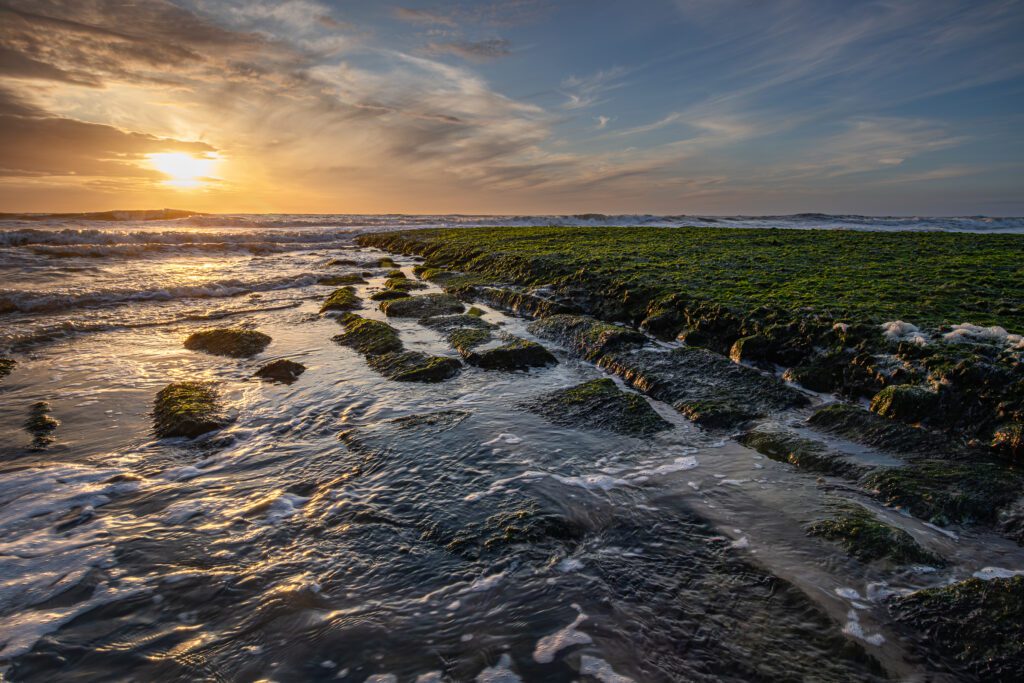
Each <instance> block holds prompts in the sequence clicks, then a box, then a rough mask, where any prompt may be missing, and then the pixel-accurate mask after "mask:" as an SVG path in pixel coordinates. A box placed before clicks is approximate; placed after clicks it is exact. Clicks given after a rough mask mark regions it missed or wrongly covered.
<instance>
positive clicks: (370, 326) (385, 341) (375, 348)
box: [333, 313, 402, 356]
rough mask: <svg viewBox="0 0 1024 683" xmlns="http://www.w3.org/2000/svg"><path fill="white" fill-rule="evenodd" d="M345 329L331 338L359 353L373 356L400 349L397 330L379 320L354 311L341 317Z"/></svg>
mask: <svg viewBox="0 0 1024 683" xmlns="http://www.w3.org/2000/svg"><path fill="white" fill-rule="evenodd" d="M342 323H343V324H344V325H345V331H344V332H343V333H342V334H339V335H336V336H335V337H334V338H333V339H334V341H335V342H337V343H339V344H341V345H342V346H350V347H352V348H353V349H355V350H356V351H358V352H360V353H364V354H367V355H371V356H375V355H380V354H382V353H392V352H395V351H401V350H402V340H401V339H400V338H399V336H398V330H396V329H395V328H393V327H392V326H391V325H388V324H387V323H385V322H381V321H379V320H371V319H369V318H364V317H362V316H359V315H356V314H355V313H346V314H345V316H344V317H343V318H342Z"/></svg>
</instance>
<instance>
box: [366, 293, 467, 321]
mask: <svg viewBox="0 0 1024 683" xmlns="http://www.w3.org/2000/svg"><path fill="white" fill-rule="evenodd" d="M465 309H466V307H465V306H463V305H462V302H461V301H459V300H458V299H456V298H454V297H452V296H449V295H447V294H421V295H419V296H410V297H405V298H402V299H394V300H392V301H385V302H383V303H381V305H380V310H382V311H384V315H387V316H390V317H394V318H428V317H431V316H437V315H446V314H449V313H462V312H463V311H464V310H465Z"/></svg>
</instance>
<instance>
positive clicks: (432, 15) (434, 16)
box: [391, 7, 458, 28]
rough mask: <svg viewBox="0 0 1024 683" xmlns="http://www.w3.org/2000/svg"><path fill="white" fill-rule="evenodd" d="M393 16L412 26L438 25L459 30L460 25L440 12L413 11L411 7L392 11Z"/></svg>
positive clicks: (397, 8)
mask: <svg viewBox="0 0 1024 683" xmlns="http://www.w3.org/2000/svg"><path fill="white" fill-rule="evenodd" d="M391 14H392V15H393V16H394V17H395V18H396V19H400V20H402V21H406V22H409V23H410V24H428V25H429V24H436V25H438V26H447V27H449V28H458V23H456V21H455V19H453V18H452V17H450V16H446V15H444V14H440V13H438V12H430V11H428V10H423V9H413V8H411V7H396V8H394V9H393V10H391Z"/></svg>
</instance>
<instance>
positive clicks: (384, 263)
mask: <svg viewBox="0 0 1024 683" xmlns="http://www.w3.org/2000/svg"><path fill="white" fill-rule="evenodd" d="M374 265H375V266H377V267H378V268H397V267H398V264H397V263H395V260H394V259H393V258H391V257H390V256H385V257H383V258H379V259H377V260H376V261H375V262H374Z"/></svg>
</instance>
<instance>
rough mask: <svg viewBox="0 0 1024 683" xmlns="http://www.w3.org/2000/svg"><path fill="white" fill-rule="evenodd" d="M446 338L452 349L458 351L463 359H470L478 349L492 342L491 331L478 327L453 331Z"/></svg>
mask: <svg viewBox="0 0 1024 683" xmlns="http://www.w3.org/2000/svg"><path fill="white" fill-rule="evenodd" d="M445 336H446V337H447V338H448V343H449V344H451V345H452V348H453V349H455V350H456V351H458V352H459V355H460V356H462V357H463V358H468V357H469V356H470V355H471V354H472V353H473V349H475V348H476V347H478V346H483V345H484V344H486V343H487V342H489V341H491V332H490V330H487V329H480V328H478V327H459V328H457V329H454V330H451V331H450V332H448V333H447V334H446V335H445Z"/></svg>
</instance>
